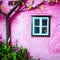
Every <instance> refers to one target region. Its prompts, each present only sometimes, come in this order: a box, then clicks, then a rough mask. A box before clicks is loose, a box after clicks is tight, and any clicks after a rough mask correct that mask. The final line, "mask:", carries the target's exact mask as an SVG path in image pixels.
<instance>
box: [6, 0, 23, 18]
mask: <svg viewBox="0 0 60 60" xmlns="http://www.w3.org/2000/svg"><path fill="white" fill-rule="evenodd" d="M22 1H23V0H20V1H19V3H18V4H16V6H15V7H14V8H13V9H11V10H10V12H9V13H8V14H7V17H9V16H10V15H11V14H12V13H13V11H14V10H15V9H16V8H17V7H18V6H19V5H22Z"/></svg>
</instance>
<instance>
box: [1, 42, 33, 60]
mask: <svg viewBox="0 0 60 60" xmlns="http://www.w3.org/2000/svg"><path fill="white" fill-rule="evenodd" d="M0 59H1V60H31V59H32V58H31V57H30V55H29V53H28V51H27V49H26V48H22V47H11V46H10V45H9V44H3V43H1V44H0Z"/></svg>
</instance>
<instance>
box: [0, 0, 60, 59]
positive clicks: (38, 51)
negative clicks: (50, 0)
mask: <svg viewBox="0 0 60 60" xmlns="http://www.w3.org/2000/svg"><path fill="white" fill-rule="evenodd" d="M3 3H4V2H3ZM4 4H7V0H6V3H4ZM5 6H7V5H5ZM43 6H44V9H43V10H41V9H38V8H37V9H34V10H30V11H25V12H21V13H16V14H15V15H14V16H13V17H12V18H11V42H12V45H16V40H17V44H18V46H23V47H26V48H27V49H28V51H29V52H30V55H31V56H33V57H34V58H39V57H40V58H41V60H60V4H54V5H49V4H43ZM10 7H11V6H10ZM11 8H12V7H11ZM6 9H8V11H9V9H10V8H9V7H6ZM32 15H50V16H51V19H50V37H32V36H31V23H32V22H31V21H32V19H31V18H32ZM5 20H6V18H5V16H3V15H1V14H0V39H1V40H3V41H4V40H6V25H5Z"/></svg>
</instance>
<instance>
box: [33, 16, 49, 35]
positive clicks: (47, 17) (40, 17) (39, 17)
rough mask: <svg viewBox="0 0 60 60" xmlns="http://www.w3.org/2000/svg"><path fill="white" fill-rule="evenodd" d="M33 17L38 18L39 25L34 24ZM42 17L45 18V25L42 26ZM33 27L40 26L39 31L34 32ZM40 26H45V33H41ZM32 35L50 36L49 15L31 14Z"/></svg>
mask: <svg viewBox="0 0 60 60" xmlns="http://www.w3.org/2000/svg"><path fill="white" fill-rule="evenodd" d="M35 19H39V20H40V25H39V26H35V24H34V21H35ZM42 19H47V26H42ZM34 27H40V28H39V31H40V33H34ZM42 27H47V33H46V34H43V33H42ZM32 36H50V16H32Z"/></svg>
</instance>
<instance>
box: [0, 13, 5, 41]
mask: <svg viewBox="0 0 60 60" xmlns="http://www.w3.org/2000/svg"><path fill="white" fill-rule="evenodd" d="M5 27H6V24H5V16H4V15H2V14H0V40H1V41H3V42H5V40H6V28H5Z"/></svg>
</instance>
